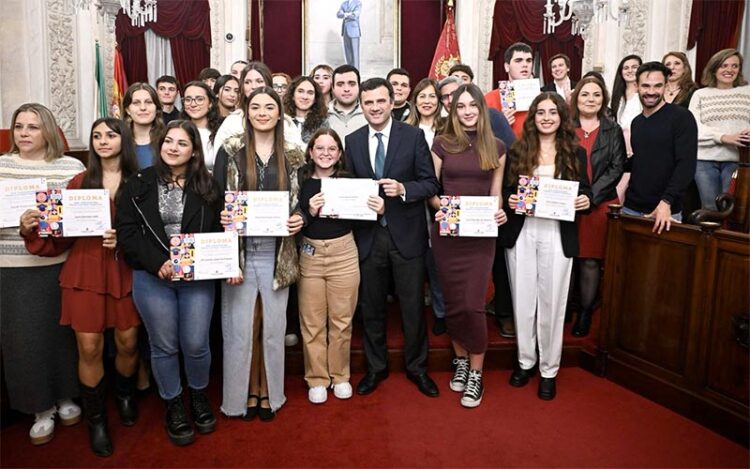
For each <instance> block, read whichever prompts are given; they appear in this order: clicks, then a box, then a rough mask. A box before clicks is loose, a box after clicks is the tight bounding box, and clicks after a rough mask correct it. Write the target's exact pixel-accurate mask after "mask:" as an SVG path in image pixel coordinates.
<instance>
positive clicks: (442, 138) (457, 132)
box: [435, 83, 500, 171]
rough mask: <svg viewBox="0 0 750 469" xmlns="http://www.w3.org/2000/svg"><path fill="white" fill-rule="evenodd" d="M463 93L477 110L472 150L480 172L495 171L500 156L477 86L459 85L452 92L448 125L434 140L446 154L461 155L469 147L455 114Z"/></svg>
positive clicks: (466, 136) (485, 106) (480, 92)
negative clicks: (468, 96) (474, 103)
mask: <svg viewBox="0 0 750 469" xmlns="http://www.w3.org/2000/svg"><path fill="white" fill-rule="evenodd" d="M464 93H469V95H470V96H471V97H472V99H473V100H474V102H476V103H477V108H478V109H479V116H478V118H477V141H476V143H475V145H474V148H476V151H477V156H478V157H479V167H480V168H481V169H482V171H490V170H493V169H496V168H498V167H500V158H499V156H500V155H498V148H497V140H495V135H494V134H493V133H492V126H491V125H490V117H489V113H488V111H487V103H486V102H485V100H484V95H483V94H482V90H480V89H479V87H478V86H477V85H474V84H471V83H468V84H465V85H461V86H459V87H458V88H457V89H456V91H454V92H453V96H454V98H453V102H452V103H451V110H450V116H449V117H448V123H447V125H446V127H445V131H444V132H443V133H442V134H440V135H439V136H437V137H435V140H436V141H438V142H439V143H440V146H441V147H442V148H443V149H444V150H445V151H447V152H448V153H461V152H464V151H466V150H467V149H468V148H469V147H470V146H471V141H470V140H469V136H468V135H467V134H466V130H464V127H463V125H461V122H460V121H459V120H458V113H457V112H456V107H457V106H458V100H459V97H460V96H461V95H462V94H464Z"/></svg>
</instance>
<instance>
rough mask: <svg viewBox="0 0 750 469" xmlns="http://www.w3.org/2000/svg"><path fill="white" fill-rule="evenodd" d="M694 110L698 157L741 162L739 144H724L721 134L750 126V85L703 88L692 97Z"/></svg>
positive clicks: (691, 108) (708, 159)
mask: <svg viewBox="0 0 750 469" xmlns="http://www.w3.org/2000/svg"><path fill="white" fill-rule="evenodd" d="M690 112H692V113H693V115H694V116H695V121H696V122H697V123H698V159H699V160H704V161H739V152H738V151H737V147H735V146H734V145H727V144H724V143H721V136H722V135H726V134H736V133H739V132H741V131H742V130H745V129H747V128H750V85H745V86H738V87H736V88H730V89H725V90H722V89H718V88H703V89H700V90H698V91H696V92H695V93H694V94H693V97H692V99H691V100H690Z"/></svg>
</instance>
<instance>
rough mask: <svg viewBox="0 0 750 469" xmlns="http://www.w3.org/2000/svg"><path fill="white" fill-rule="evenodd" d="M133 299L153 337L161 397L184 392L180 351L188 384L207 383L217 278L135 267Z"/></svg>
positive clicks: (153, 359)
mask: <svg viewBox="0 0 750 469" xmlns="http://www.w3.org/2000/svg"><path fill="white" fill-rule="evenodd" d="M133 301H134V302H135V306H136V308H138V312H139V313H140V315H141V319H142V320H143V325H144V326H146V330H147V331H148V335H149V338H150V339H151V368H152V370H153V372H154V378H155V379H156V384H157V385H158V386H159V395H160V396H161V397H162V399H172V398H174V397H177V396H179V395H180V393H182V385H181V384H180V357H179V353H180V350H182V354H183V358H184V361H185V375H186V376H187V381H188V386H190V387H191V388H193V389H204V388H205V387H206V386H208V373H209V370H210V368H211V349H210V348H209V343H208V331H209V328H210V326H211V314H212V312H213V307H214V282H213V281H210V280H203V281H192V282H184V281H180V282H171V281H169V280H160V279H159V278H157V277H155V276H153V275H151V274H150V273H148V272H145V271H143V270H136V271H134V272H133Z"/></svg>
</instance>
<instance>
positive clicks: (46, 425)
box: [29, 406, 57, 445]
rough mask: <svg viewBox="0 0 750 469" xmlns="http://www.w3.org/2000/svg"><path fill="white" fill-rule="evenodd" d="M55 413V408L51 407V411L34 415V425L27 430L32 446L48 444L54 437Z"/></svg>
mask: <svg viewBox="0 0 750 469" xmlns="http://www.w3.org/2000/svg"><path fill="white" fill-rule="evenodd" d="M55 412H57V407H55V406H52V408H51V409H48V410H45V411H44V412H39V413H37V414H36V418H35V419H34V425H32V426H31V430H29V438H31V444H32V445H43V444H45V443H49V441H50V440H52V437H53V436H55Z"/></svg>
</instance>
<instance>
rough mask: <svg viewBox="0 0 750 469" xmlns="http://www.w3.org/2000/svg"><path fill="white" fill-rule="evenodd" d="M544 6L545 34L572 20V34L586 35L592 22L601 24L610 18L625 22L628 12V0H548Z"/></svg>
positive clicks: (552, 32) (551, 32)
mask: <svg viewBox="0 0 750 469" xmlns="http://www.w3.org/2000/svg"><path fill="white" fill-rule="evenodd" d="M555 5H557V14H556V12H555V11H554V7H555ZM544 7H545V12H544V15H543V16H544V33H545V34H554V32H555V29H556V28H557V27H558V26H560V25H561V24H562V23H563V22H565V21H568V20H570V21H572V24H571V34H580V35H582V36H584V37H585V36H587V34H588V32H589V29H590V27H591V24H592V23H593V24H601V23H604V22H606V21H607V20H609V19H610V18H611V19H613V20H617V21H618V22H624V21H627V14H628V0H547V3H546V4H545V6H544Z"/></svg>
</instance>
